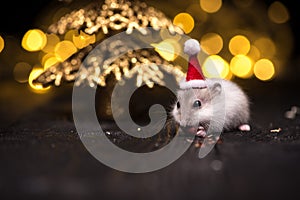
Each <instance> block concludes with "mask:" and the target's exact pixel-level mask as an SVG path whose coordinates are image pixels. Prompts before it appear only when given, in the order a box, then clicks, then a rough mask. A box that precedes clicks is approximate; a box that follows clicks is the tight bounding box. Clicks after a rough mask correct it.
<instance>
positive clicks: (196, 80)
mask: <svg viewBox="0 0 300 200" xmlns="http://www.w3.org/2000/svg"><path fill="white" fill-rule="evenodd" d="M200 50H201V49H200V44H199V42H198V41H197V40H195V39H188V40H187V41H186V42H185V43H184V49H183V51H184V53H186V54H187V55H189V64H188V70H187V74H186V78H185V80H183V81H181V82H180V84H179V87H180V89H189V88H206V87H207V86H206V83H205V77H204V75H203V73H202V69H201V66H200V64H199V61H198V58H197V55H198V53H199V52H200Z"/></svg>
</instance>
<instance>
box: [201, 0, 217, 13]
mask: <svg viewBox="0 0 300 200" xmlns="http://www.w3.org/2000/svg"><path fill="white" fill-rule="evenodd" d="M200 7H201V8H202V10H204V11H205V12H208V13H215V12H217V11H218V10H220V8H221V7H222V0H200Z"/></svg>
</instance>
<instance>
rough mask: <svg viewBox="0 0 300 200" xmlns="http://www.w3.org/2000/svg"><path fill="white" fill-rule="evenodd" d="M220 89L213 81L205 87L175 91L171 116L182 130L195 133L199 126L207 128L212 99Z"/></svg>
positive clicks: (211, 110)
mask: <svg viewBox="0 0 300 200" xmlns="http://www.w3.org/2000/svg"><path fill="white" fill-rule="evenodd" d="M220 91H221V85H220V84H218V83H215V84H214V85H213V86H212V87H207V88H190V89H184V90H178V91H177V102H176V103H175V104H174V105H173V109H172V116H173V118H174V120H175V121H176V122H177V123H178V124H179V125H180V126H181V128H182V129H183V130H184V131H187V132H189V133H193V134H196V133H197V131H198V130H199V129H200V128H204V129H207V128H208V126H209V123H210V120H211V118H212V113H213V107H214V106H213V105H212V99H213V98H214V97H215V96H216V95H218V94H219V93H220Z"/></svg>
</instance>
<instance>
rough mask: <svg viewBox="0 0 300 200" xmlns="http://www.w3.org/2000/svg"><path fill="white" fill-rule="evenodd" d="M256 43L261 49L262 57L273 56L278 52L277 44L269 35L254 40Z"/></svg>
mask: <svg viewBox="0 0 300 200" xmlns="http://www.w3.org/2000/svg"><path fill="white" fill-rule="evenodd" d="M254 45H255V46H256V47H257V48H258V49H259V51H260V56H261V57H262V58H269V59H271V58H273V57H274V56H275V54H276V45H275V43H274V42H273V40H271V39H270V38H268V37H261V38H258V39H257V40H255V41H254Z"/></svg>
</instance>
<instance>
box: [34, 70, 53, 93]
mask: <svg viewBox="0 0 300 200" xmlns="http://www.w3.org/2000/svg"><path fill="white" fill-rule="evenodd" d="M43 72H44V70H43V69H42V68H37V67H34V68H33V69H32V71H31V72H30V75H29V78H28V84H29V86H30V88H31V89H32V90H33V91H34V92H35V93H39V94H43V93H45V92H47V91H48V90H49V89H50V88H51V86H48V87H43V86H42V85H41V84H34V83H33V80H34V79H36V78H37V77H38V76H39V75H40V74H41V73H43Z"/></svg>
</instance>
